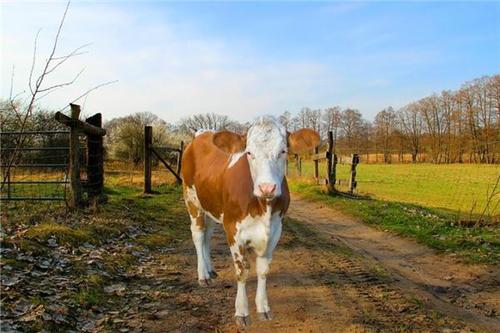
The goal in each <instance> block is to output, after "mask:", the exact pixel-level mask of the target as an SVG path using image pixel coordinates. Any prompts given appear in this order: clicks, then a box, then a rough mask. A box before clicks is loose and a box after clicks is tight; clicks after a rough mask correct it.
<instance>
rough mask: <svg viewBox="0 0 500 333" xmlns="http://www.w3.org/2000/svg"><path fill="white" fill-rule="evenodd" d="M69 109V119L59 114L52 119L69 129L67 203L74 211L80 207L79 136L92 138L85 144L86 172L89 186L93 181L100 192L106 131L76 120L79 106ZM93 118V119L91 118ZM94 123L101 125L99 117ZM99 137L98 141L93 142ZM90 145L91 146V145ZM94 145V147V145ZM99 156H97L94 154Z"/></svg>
mask: <svg viewBox="0 0 500 333" xmlns="http://www.w3.org/2000/svg"><path fill="white" fill-rule="evenodd" d="M70 107H71V117H68V116H66V115H64V114H62V113H61V112H56V114H55V115H54V118H55V119H56V120H57V121H58V122H60V123H61V124H63V125H66V126H68V127H69V128H70V132H69V174H70V198H69V201H68V207H69V208H70V209H76V208H78V207H80V206H82V204H83V202H82V183H81V180H80V147H79V141H80V140H79V134H80V133H83V134H85V135H87V136H88V137H91V138H94V139H89V141H88V142H87V143H88V144H89V145H90V146H89V147H90V148H89V153H90V154H91V155H92V156H88V157H87V158H88V162H89V163H90V164H91V165H90V168H89V169H90V170H89V171H88V174H89V177H88V180H89V184H91V185H95V183H94V181H95V182H97V184H99V187H100V189H99V191H101V192H102V187H103V184H104V172H103V170H104V167H103V156H102V155H103V154H102V152H103V150H102V136H104V135H106V130H105V129H104V128H101V127H99V126H95V125H93V124H91V123H90V122H89V123H86V122H83V121H81V120H78V117H79V116H80V106H79V105H76V104H70ZM91 118H93V117H91ZM94 121H95V122H100V123H102V119H101V116H100V115H98V116H96V117H95V118H94ZM98 136H99V140H95V138H96V137H98ZM91 143H92V144H91ZM94 144H95V145H94ZM97 152H98V153H99V155H100V156H97V155H96V153H97Z"/></svg>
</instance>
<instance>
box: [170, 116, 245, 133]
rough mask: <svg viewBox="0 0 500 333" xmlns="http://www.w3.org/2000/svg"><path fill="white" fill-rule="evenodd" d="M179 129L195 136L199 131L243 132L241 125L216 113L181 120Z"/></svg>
mask: <svg viewBox="0 0 500 333" xmlns="http://www.w3.org/2000/svg"><path fill="white" fill-rule="evenodd" d="M179 127H180V128H181V130H182V131H184V132H186V133H189V134H191V135H194V134H195V133H196V131H198V130H212V131H220V130H223V129H228V130H234V131H237V132H239V131H242V130H244V128H243V126H241V124H238V123H237V122H235V121H233V120H231V119H230V118H229V117H228V116H226V115H220V114H216V113H200V114H195V115H192V116H190V117H187V118H183V119H181V121H180V122H179Z"/></svg>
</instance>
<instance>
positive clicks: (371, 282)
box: [138, 197, 500, 333]
mask: <svg viewBox="0 0 500 333" xmlns="http://www.w3.org/2000/svg"><path fill="white" fill-rule="evenodd" d="M289 216H290V217H291V218H288V219H287V220H286V221H285V226H284V232H283V236H282V240H281V241H280V244H279V245H278V247H277V250H276V251H275V255H274V259H273V263H272V265H271V272H270V274H269V275H268V295H269V300H270V304H271V308H272V311H273V315H274V320H272V321H268V322H259V321H257V319H256V314H255V306H254V302H253V299H254V297H255V289H256V279H255V273H254V266H255V265H252V266H253V267H252V271H251V272H252V273H251V275H250V276H251V277H250V279H249V280H248V284H247V290H248V296H249V304H250V308H251V314H250V315H251V318H252V325H251V326H250V327H249V328H248V329H246V330H245V331H246V332H259V333H266V332H313V333H315V332H498V331H500V323H499V321H498V318H497V317H496V312H495V311H496V309H497V303H495V302H496V301H498V297H497V295H498V288H497V286H495V285H494V283H495V281H497V280H495V278H496V276H495V272H494V271H491V269H490V270H488V269H487V268H486V267H483V266H465V265H462V264H460V263H459V262H458V261H455V260H453V259H451V258H448V257H444V256H441V255H437V254H435V253H434V252H433V251H431V250H429V249H427V248H425V247H422V246H420V245H418V244H416V243H414V242H412V241H411V240H406V239H401V238H399V237H395V236H391V235H389V234H387V233H384V232H380V231H376V230H373V229H372V228H370V227H367V226H365V225H363V224H360V223H359V222H356V221H354V220H352V219H349V218H347V217H345V216H342V215H341V214H338V213H337V212H334V211H332V210H330V209H329V208H326V207H321V205H318V204H316V203H311V202H307V201H304V200H302V199H300V198H297V197H295V198H294V201H293V204H292V207H291V211H290V214H289ZM213 248H214V252H213V258H214V265H215V268H216V270H217V271H218V273H219V277H218V278H217V279H216V280H215V281H214V284H213V285H212V286H211V287H209V288H199V287H197V283H196V269H195V268H196V265H195V262H196V258H195V254H194V250H193V249H192V245H191V244H190V243H189V242H186V243H185V246H184V247H182V248H177V249H173V251H172V252H168V253H164V254H158V255H157V256H155V259H154V260H153V261H151V262H150V263H149V265H148V266H149V267H151V268H154V267H158V262H162V263H168V265H163V267H167V268H166V270H167V272H165V271H161V272H156V273H153V274H152V275H157V274H158V275H160V276H164V275H165V274H167V276H175V285H174V286H173V287H172V288H171V289H169V293H168V297H166V298H164V299H158V300H157V302H158V303H159V304H163V306H164V307H165V308H166V310H165V311H161V312H160V315H156V314H153V315H150V316H149V317H146V318H145V321H143V324H142V327H143V329H144V330H145V331H147V332H214V331H215V332H237V331H238V330H237V328H236V327H235V325H234V321H233V311H234V305H233V304H234V297H235V294H236V290H235V283H234V272H233V268H232V262H231V259H230V254H229V250H228V248H227V245H226V242H225V238H224V235H223V232H222V230H220V228H219V230H216V233H215V237H214V240H213ZM251 262H252V263H253V260H252V261H251ZM433 263H434V264H433ZM172 270H175V271H172ZM448 276H452V278H451V279H449V278H448ZM491 279H493V280H491ZM497 282H498V281H497ZM138 283H140V281H139V282H138ZM476 284H478V285H476ZM488 315H489V316H488Z"/></svg>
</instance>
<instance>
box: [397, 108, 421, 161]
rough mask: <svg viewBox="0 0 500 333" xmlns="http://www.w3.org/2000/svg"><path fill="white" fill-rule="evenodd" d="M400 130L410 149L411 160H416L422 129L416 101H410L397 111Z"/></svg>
mask: <svg viewBox="0 0 500 333" xmlns="http://www.w3.org/2000/svg"><path fill="white" fill-rule="evenodd" d="M398 118H399V124H400V128H401V132H402V134H403V136H404V138H405V139H406V142H407V145H408V147H409V148H410V151H411V160H412V162H413V163H415V162H417V158H418V154H419V153H420V149H421V143H420V142H421V138H422V130H423V120H422V115H421V113H420V111H419V108H418V104H417V103H411V104H408V105H407V106H405V107H403V108H401V109H400V110H399V111H398Z"/></svg>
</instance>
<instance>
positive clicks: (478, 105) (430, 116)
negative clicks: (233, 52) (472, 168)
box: [280, 75, 500, 163]
mask: <svg viewBox="0 0 500 333" xmlns="http://www.w3.org/2000/svg"><path fill="white" fill-rule="evenodd" d="M280 119H281V121H282V123H283V124H285V125H286V126H287V127H288V128H289V129H292V130H295V129H297V128H301V127H311V128H314V129H316V130H317V131H318V132H320V133H321V135H322V137H323V138H326V135H327V134H326V133H328V131H332V132H333V137H334V141H335V142H336V149H337V150H338V151H341V152H345V153H352V152H356V153H361V154H370V153H375V154H377V153H380V154H382V155H383V161H384V162H386V163H390V162H391V160H392V159H393V157H394V155H397V156H398V159H399V160H403V156H404V155H405V154H409V155H411V160H412V161H413V162H417V161H430V162H433V163H454V162H458V163H462V162H465V161H467V162H475V163H498V161H499V158H500V75H495V76H492V77H488V76H485V77H482V78H479V79H476V80H474V81H471V82H468V83H466V84H464V85H463V86H462V87H461V88H460V89H459V90H458V91H443V92H441V93H440V94H433V95H431V96H428V97H425V98H422V99H420V100H418V101H416V102H412V103H410V104H408V105H405V106H404V107H402V108H400V109H399V110H394V109H393V108H392V107H388V108H386V109H383V110H381V111H380V112H379V113H377V115H376V116H375V119H374V121H373V122H369V121H367V120H366V119H364V118H363V117H362V115H361V113H360V112H359V111H358V110H355V109H349V108H348V109H344V110H342V109H341V108H340V107H332V108H328V109H325V110H311V109H310V108H304V109H302V110H301V111H300V112H299V113H298V114H297V115H295V116H293V115H292V114H290V113H289V112H285V113H283V114H282V115H281V117H280Z"/></svg>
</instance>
